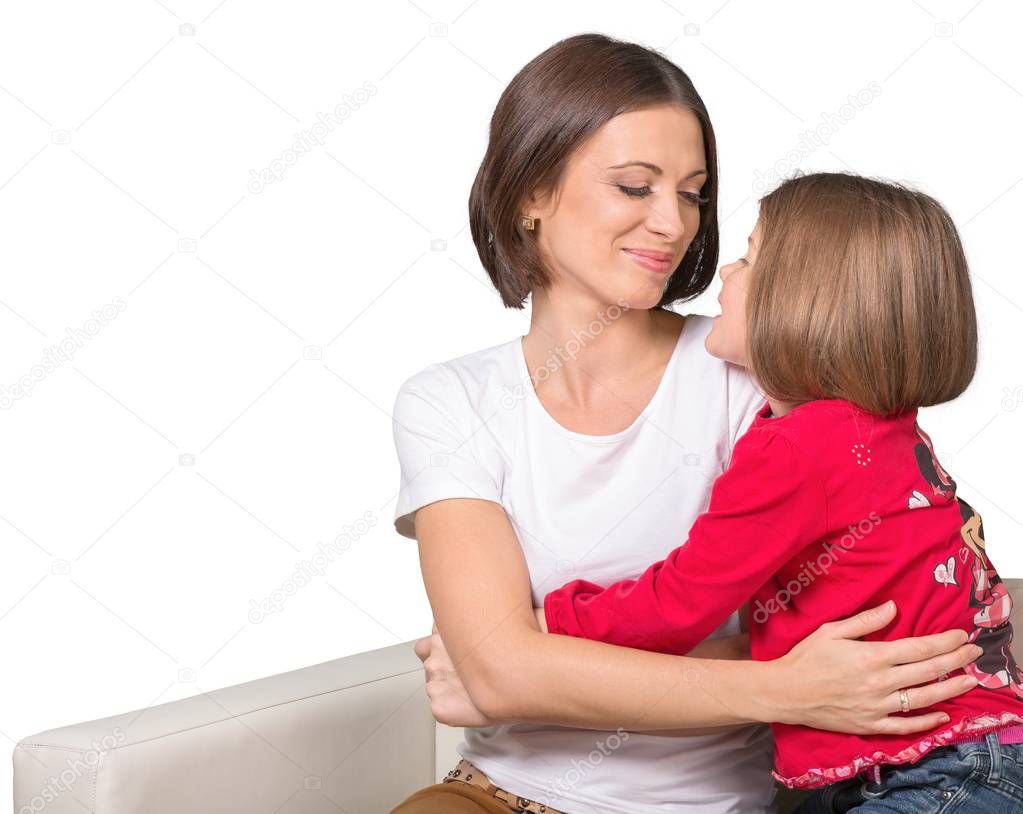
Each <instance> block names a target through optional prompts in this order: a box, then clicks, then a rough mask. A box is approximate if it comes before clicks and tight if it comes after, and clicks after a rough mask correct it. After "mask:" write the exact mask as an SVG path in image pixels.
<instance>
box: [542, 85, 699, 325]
mask: <svg viewBox="0 0 1023 814" xmlns="http://www.w3.org/2000/svg"><path fill="white" fill-rule="evenodd" d="M641 162H642V163H641ZM706 180H707V166H706V159H705V156H704V145H703V132H702V130H701V128H700V123H699V121H698V120H697V119H696V116H694V115H693V114H692V113H691V112H690V111H688V110H686V109H684V108H681V107H679V106H677V105H663V106H658V107H652V108H647V109H644V110H636V111H632V112H629V113H622V114H620V115H618V116H615V117H614V118H613V119H611V120H610V121H609V122H607V123H606V124H605V125H604V126H603V127H601V128H600V129H599V130H598V131H597V132H596V133H595V134H594V135H593V136H592V137H591V138H590V139H588V140H587V141H586V142H585V143H584V144H583V145H581V146H580V147H579V148H578V149H577V150H576V151H575V153H574V154H573V155H572V157H571V159H570V160H569V161H568V162H567V166H566V167H565V171H564V175H563V177H562V179H561V184H560V189H559V192H558V193H557V194H556V195H555V196H553V199H551V198H542V199H540V200H536V201H534V202H533V205H532V206H527V207H526V208H525V210H524V212H525V214H529V215H533V216H534V217H537V218H539V220H540V223H539V229H538V231H537V240H538V241H539V244H540V251H541V253H542V255H543V256H544V258H545V259H546V260H547V262H548V264H549V266H550V267H551V269H552V273H553V278H554V279H553V289H554V290H555V291H559V290H572V291H578V292H583V293H585V294H588V295H589V296H590V297H592V298H593V299H595V300H596V301H598V302H599V303H604V304H612V303H617V302H618V301H619V299H622V300H624V301H626V302H627V303H628V304H629V305H630V306H631V307H633V308H652V307H654V306H655V305H657V303H658V302H659V301H660V299H661V294H662V293H663V291H664V288H665V286H666V285H667V283H668V279H669V278H670V277H671V273H672V272H673V271H674V270H675V269H676V267H677V266H678V265H679V263H680V262H681V261H682V257H683V255H684V254H685V252H686V250H687V249H688V248H689V244H690V243H691V242H692V240H693V237H694V236H695V235H696V233H697V230H698V229H699V226H700V205H699V200H700V195H699V193H700V188H701V187H702V186H703V184H704V182H705V181H706ZM598 307H599V306H598Z"/></svg>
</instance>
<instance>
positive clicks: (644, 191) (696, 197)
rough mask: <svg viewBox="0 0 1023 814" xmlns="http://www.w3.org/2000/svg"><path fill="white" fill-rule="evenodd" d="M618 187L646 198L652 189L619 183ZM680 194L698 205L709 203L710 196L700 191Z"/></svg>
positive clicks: (628, 193) (630, 194) (629, 193)
mask: <svg viewBox="0 0 1023 814" xmlns="http://www.w3.org/2000/svg"><path fill="white" fill-rule="evenodd" d="M617 186H618V189H620V190H621V191H622V192H624V193H625V194H626V195H628V196H630V197H632V198H645V197H646V196H647V195H649V194H650V192H651V190H650V187H648V186H642V187H627V186H623V185H622V184H618V185H617ZM679 195H680V196H681V197H682V200H684V201H685V202H686V203H691V204H696V205H697V206H699V205H701V204H705V203H709V201H710V199H709V198H704V197H703V196H702V195H700V193H698V192H680V193H679Z"/></svg>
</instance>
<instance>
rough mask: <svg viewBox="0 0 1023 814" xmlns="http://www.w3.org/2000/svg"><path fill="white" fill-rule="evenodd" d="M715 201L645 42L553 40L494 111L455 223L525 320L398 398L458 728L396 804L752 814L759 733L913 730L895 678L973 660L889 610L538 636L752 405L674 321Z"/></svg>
mask: <svg viewBox="0 0 1023 814" xmlns="http://www.w3.org/2000/svg"><path fill="white" fill-rule="evenodd" d="M717 192H718V177H717V157H716V149H715V140H714V132H713V128H712V127H711V124H710V120H709V117H708V114H707V111H706V108H705V106H704V104H703V102H702V100H701V99H700V97H699V95H698V94H697V92H696V90H695V89H694V88H693V86H692V84H691V82H690V81H689V79H688V77H686V75H685V74H684V73H683V72H682V71H681V70H679V69H678V67H677V66H675V65H673V64H672V63H671V62H669V61H668V60H666V59H665V58H663V57H662V56H661V55H659V54H657V53H656V52H654V51H651V50H648V49H646V48H643V47H641V46H638V45H635V44H631V43H624V42H619V41H617V40H613V39H611V38H608V37H605V36H602V35H598V34H584V35H579V36H576V37H571V38H569V39H567V40H564V41H562V42H559V43H557V44H555V45H554V46H552V47H551V48H549V49H548V50H547V51H545V52H543V53H542V54H540V55H539V56H538V57H536V58H535V59H534V60H532V61H531V62H530V63H529V64H528V65H526V66H525V67H524V68H523V69H522V71H520V72H519V74H518V75H517V76H516V77H515V78H514V79H513V80H512V82H511V83H510V85H509V86H508V88H507V89H506V90H505V92H504V93H503V95H502V97H501V99H500V101H499V102H498V105H497V109H496V110H495V113H494V116H493V119H492V121H491V128H490V143H489V145H488V150H487V154H486V157H485V158H484V160H483V163H482V166H481V167H480V170H479V173H478V175H477V178H476V181H475V183H474V185H473V189H472V194H471V198H470V204H469V208H470V224H471V228H472V234H473V240H474V242H475V244H476V247H477V250H478V252H479V254H480V258H481V262H482V263H483V266H484V268H486V269H487V272H488V273H489V274H490V277H491V280H492V281H493V283H494V285H495V287H496V288H497V290H498V291H499V292H500V294H501V298H502V301H503V302H504V304H505V305H506V306H508V307H515V308H521V307H522V306H523V304H524V302H525V300H526V298H527V297H528V296H529V295H532V313H531V322H530V330H529V333H528V334H527V335H526V336H524V337H521V338H520V337H516V338H515V339H513V340H511V341H509V342H506V343H503V344H500V345H497V346H494V347H491V348H485V349H483V350H480V351H477V352H474V353H470V354H467V355H465V356H461V357H459V358H457V359H452V360H448V361H446V362H444V363H440V364H435V365H431V366H429V367H427V368H425V369H424V370H422V371H420V372H419V373H417V374H415V375H414V376H412V377H411V378H409V379H408V380H407V381H406V382H405V383H404V384H403V385H402V387H401V388H400V390H399V393H398V396H397V399H396V401H395V405H394V413H393V415H394V431H395V444H396V447H397V450H398V455H399V459H400V462H401V470H402V489H401V492H400V494H399V497H398V503H397V507H396V514H395V526H396V528H397V530H398V531H399V532H400V533H401V534H404V535H405V536H408V537H414V538H416V539H417V540H418V542H419V552H420V560H421V566H422V571H423V579H424V583H425V586H426V590H427V594H428V596H429V599H430V603H431V606H432V608H433V611H434V618H435V620H436V628H438V629H439V631H440V632H442V633H443V643H442V642H441V641H440V639H439V637H437V636H435V637H432V639H431V640H430V645H431V648H430V649H431V652H430V654H429V656H427V654H426V652H425V647H421V648H417V652H420V655H421V657H423V658H424V660H426V661H427V662H428V664H427V666H428V678H429V679H430V684H431V685H432V686H430V687H429V688H428V689H429V690H430V694H431V703H432V705H433V709H434V711H435V714H436V715H437V716H438V719H439V720H442V721H443V722H445V723H450V724H457V725H463V726H466V727H471V728H467V729H466V731H465V738H464V740H463V741H462V743H461V744H459V749H458V751H459V752H460V754H461V755H462V757H463V758H464V760H463V761H462V762H460V764H459V765H458V766H456V767H453V768H452V771H451V772H450V773H449V776H448V778H446V781H452V782H445V783H441V784H436V785H433V786H429V787H427V788H425V789H421V790H420V791H418V792H416V793H414V794H413V795H411V796H410V797H409V798H408V799H406V800H405V801H404V802H403V803H401V804H400V805H399V806H398V807H397V808H395V809H394V812H398V813H399V814H425V813H426V812H442V811H443V812H457V811H464V812H507V811H535V812H548V813H549V814H555V813H556V812H569V813H571V812H584V811H585V812H600V813H601V814H620V812H626V811H627V812H642V813H643V814H653V812H658V814H663V812H681V811H700V812H727V811H742V812H753V811H768V810H771V806H772V797H773V781H772V779H771V775H770V765H771V761H770V758H771V754H770V750H771V741H770V736H769V732H768V729H767V727H766V726H764V725H763V724H764V723H765V722H771V721H777V722H785V723H803V724H807V725H811V726H814V727H817V728H821V729H833V730H838V731H845V732H890V733H896V732H911V731H919V730H922V729H927V728H931V727H934V726H936V725H937V723H938V721H939V715H938V713H930V714H922V715H913V716H908V717H902V716H890V715H889V713H892V712H894V711H896V710H899V708H900V698H899V691H900V690H902V689H905V688H912V689H910V690H909V692H908V696H909V699H910V706H911V708H912V709H919V708H921V707H926V706H928V705H930V704H933V703H935V702H936V701H939V700H943V699H946V698H949V697H952V696H954V695H958V694H959V693H960V692H963V691H964V690H965V688H966V685H965V683H964V682H963V681H962V680H961V679H959V678H953V679H948V680H946V681H941V682H937V681H935V679H936V678H937V677H938V676H941V675H943V674H944V673H946V672H949V671H950V670H953V669H956V668H958V667H960V666H963V665H965V664H967V663H969V662H970V661H971V660H972V659H973V658H975V657H976V655H977V653H978V652H979V651H978V648H976V647H974V646H972V645H966V644H965V641H966V634H965V632H964V631H961V630H954V631H949V632H948V633H944V634H939V635H937V636H932V637H926V638H922V639H905V640H901V641H897V642H886V643H880V642H856V641H852V640H854V639H856V638H858V637H860V636H863V635H865V634H867V633H869V632H873V631H875V630H879V629H882V628H883V627H885V626H886V625H887V624H888V623H889V621H891V619H892V618H893V616H894V609H893V608H891V607H888V608H880V609H874V610H873V611H871V612H868V613H865V614H860V616H859V617H857V618H855V619H850V620H843V621H838V622H833V623H830V624H828V625H824V626H823V627H821V628H820V629H818V630H817V632H815V633H814V634H813V635H811V636H809V637H807V638H806V639H805V640H804V641H803V642H802V643H801V644H800V645H799V646H797V647H796V648H794V649H793V650H792V651H791V652H790V653H789V654H787V655H786V656H785V657H783V658H781V659H777V660H776V661H773V662H752V661H749V660H748V651H747V650H746V646H745V645H746V643H745V640H744V638H743V636H742V635H741V629H740V619H739V616H738V615H737V614H736V615H733V616H732V617H731V618H729V619H728V620H727V621H726V623H725V624H724V625H722V626H721V627H720V628H719V629H718V630H717V631H716V632H715V633H714V634H712V635H711V637H709V639H708V640H707V641H705V642H704V643H703V644H702V645H701V646H700V647H699V648H698V649H697V650H696V651H694V652H693V654H691V656H689V657H678V656H673V655H665V654H661V653H651V652H646V651H640V650H632V649H626V648H621V647H614V646H610V645H605V644H602V643H599V642H594V641H589V640H585V639H572V638H568V637H561V636H545V635H543V634H541V633H540V630H539V628H538V626H537V623H536V617H535V615H534V610H533V608H534V607H535V606H539V605H540V604H541V601H542V598H543V596H544V595H545V593H546V592H547V591H549V590H552V589H553V588H556V587H557V586H559V585H561V584H562V583H564V582H565V581H567V580H568V579H570V578H573V577H581V578H585V579H589V580H592V581H594V582H598V583H602V584H607V583H610V582H613V581H616V580H618V579H622V578H624V577H627V576H634V575H635V574H637V573H639V572H640V571H641V570H642V569H643V568H644V567H645V566H646V565H647V564H648V563H650V562H653V561H655V560H657V559H660V558H663V557H664V556H665V555H666V554H667V553H668V552H669V551H670V550H671V549H673V548H674V547H675V546H677V545H678V542H679V541H680V540H683V539H685V534H686V532H687V530H688V529H689V527H690V526H691V525H692V522H693V520H694V519H695V518H696V516H697V515H698V514H699V513H700V512H701V511H702V510H703V509H705V508H706V503H707V500H708V498H709V492H710V484H711V483H712V482H713V480H714V479H715V478H716V477H717V475H718V474H720V473H721V472H722V471H723V470H724V468H725V467H726V466H727V464H728V459H729V455H730V451H731V448H732V445H733V444H734V443H735V440H736V439H737V438H738V437H739V436H740V435H741V434H742V433H743V431H744V430H745V429H746V428H747V427H748V426H749V424H750V422H751V421H752V419H753V417H754V415H755V413H756V411H757V409H758V408H759V407H760V406H761V405H762V403H763V395H762V394H761V393H760V392H759V391H758V390H757V389H756V387H755V386H754V385H753V383H752V380H751V379H750V378H748V376H747V375H746V374H745V373H744V372H743V371H742V370H741V369H739V368H737V367H733V366H731V365H729V364H728V363H726V362H722V361H720V360H717V359H715V358H714V357H712V356H710V354H709V353H707V351H706V348H705V347H704V338H705V337H706V335H707V332H708V330H709V327H710V324H711V320H709V319H708V318H706V317H703V316H699V315H690V316H686V317H683V316H680V315H678V314H676V313H674V312H673V311H670V310H667V309H666V306H667V305H669V304H671V303H674V302H676V301H686V300H688V299H691V298H693V297H695V296H696V295H698V294H699V293H701V292H702V291H704V290H705V289H706V287H707V286H708V285H709V283H710V281H711V280H712V278H713V276H714V274H715V271H716V268H715V266H716V263H717V256H718V231H717V220H716V213H717ZM531 371H532V372H531ZM680 460H681V462H682V463H681V464H680V463H679V461H680ZM680 495H681V496H682V497H681V498H680V497H679V496H680ZM635 541H641V542H639V543H636V542H635ZM424 644H425V643H424ZM444 645H446V650H445V649H444ZM447 651H450V658H451V660H450V661H447ZM431 662H432V663H434V665H436V664H438V663H439V664H440V665H441V666H440V667H436V666H433V667H431ZM452 662H453V664H457V668H458V669H457V673H456V672H455V671H454V669H453V668H452V667H451V664H452ZM925 682H932V683H926V684H925ZM463 684H464V687H463ZM921 684H924V686H917V685H921ZM595 730H596V731H595ZM672 730H674V731H672Z"/></svg>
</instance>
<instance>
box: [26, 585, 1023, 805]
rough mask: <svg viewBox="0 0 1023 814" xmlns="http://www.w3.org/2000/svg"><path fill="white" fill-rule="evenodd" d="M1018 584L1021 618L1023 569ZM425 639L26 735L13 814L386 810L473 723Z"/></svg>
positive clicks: (443, 761)
mask: <svg viewBox="0 0 1023 814" xmlns="http://www.w3.org/2000/svg"><path fill="white" fill-rule="evenodd" d="M1006 584H1007V585H1008V586H1009V587H1010V589H1011V590H1012V592H1013V596H1014V599H1015V607H1014V610H1013V621H1014V624H1015V626H1016V629H1017V630H1023V580H1006ZM1021 635H1023V634H1021ZM413 645H414V642H405V643H403V644H397V645H394V646H392V647H386V648H383V649H381V650H373V651H371V652H368V653H359V654H357V655H354V656H348V657H346V658H341V659H336V660H334V661H328V662H324V663H322V664H315V665H313V666H311V667H305V668H303V669H300V670H293V671H291V672H288V673H280V674H278V675H273V676H268V677H266V678H260V679H257V680H255V681H249V682H247V683H245V684H238V685H236V686H233V687H225V688H223V689H220V690H214V691H212V692H209V693H204V694H201V695H196V696H193V697H191V698H184V699H181V700H179V701H172V702H170V703H167V704H159V705H158V706H154V707H148V708H146V709H141V710H134V711H132V712H126V713H123V714H121V715H115V716H112V717H110V718H100V719H98V720H95V721H86V722H84V723H79V724H72V725H70V726H63V727H58V728H57V729H50V730H47V731H45V732H40V733H38V734H35V735H31V736H29V737H26V738H24V739H22V740H21V741H20V742H19V743H18V745H17V746H16V747H15V750H14V813H15V814H30V812H33V813H34V812H46V814H139V812H144V814H185V813H186V812H187V813H188V814H199V813H200V812H215V813H216V814H386V813H387V812H389V811H390V810H391V808H392V807H393V806H395V805H396V804H397V803H399V802H400V801H401V800H403V799H404V798H405V797H407V796H408V795H409V794H411V793H412V792H413V791H415V790H416V789H418V788H421V787H423V786H426V785H428V784H430V783H435V782H439V781H440V780H441V779H442V778H443V777H444V775H446V774H447V772H448V771H449V770H450V769H451V768H452V767H453V766H454V764H455V762H456V761H457V760H458V756H457V754H456V752H455V746H456V744H457V743H458V741H459V740H460V739H461V735H462V730H461V729H454V728H451V727H447V726H443V725H439V724H437V723H436V722H435V721H434V720H433V717H432V716H431V715H430V708H429V705H428V703H427V698H426V692H425V691H424V689H423V685H424V677H423V672H422V664H421V663H420V661H419V659H418V658H417V657H416V655H415V653H414V651H413V649H412V648H413ZM1014 650H1015V651H1016V653H1017V654H1020V653H1021V650H1020V646H1019V644H1018V642H1017V643H1016V645H1015V646H1014ZM1017 657H1018V658H1020V656H1017ZM1021 661H1023V658H1021ZM384 761H389V762H390V764H391V766H392V767H393V769H392V770H391V771H392V773H391V774H390V775H389V776H385V773H384V770H383V762H384ZM796 799H797V796H795V795H792V794H791V793H788V792H786V793H784V794H782V795H781V797H780V811H781V812H785V811H788V810H791V808H792V806H793V805H794V802H795V800H796Z"/></svg>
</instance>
